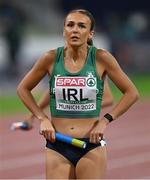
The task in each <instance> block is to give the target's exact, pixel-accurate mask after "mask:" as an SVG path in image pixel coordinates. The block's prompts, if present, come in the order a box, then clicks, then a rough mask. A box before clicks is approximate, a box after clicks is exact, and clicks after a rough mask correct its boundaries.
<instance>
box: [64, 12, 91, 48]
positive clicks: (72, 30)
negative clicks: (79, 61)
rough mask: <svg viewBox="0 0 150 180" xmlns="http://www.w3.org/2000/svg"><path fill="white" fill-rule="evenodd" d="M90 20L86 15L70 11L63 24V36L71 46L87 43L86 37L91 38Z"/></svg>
mask: <svg viewBox="0 0 150 180" xmlns="http://www.w3.org/2000/svg"><path fill="white" fill-rule="evenodd" d="M90 29H91V20H90V18H89V17H88V16H86V15H84V14H81V13H78V12H75V13H70V14H69V15H68V16H67V17H66V20H65V24H64V32H63V35H64V38H65V41H66V43H67V44H70V45H71V46H81V45H83V44H87V41H88V39H92V36H93V31H91V30H90Z"/></svg>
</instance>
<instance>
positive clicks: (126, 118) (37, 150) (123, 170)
mask: <svg viewBox="0 0 150 180" xmlns="http://www.w3.org/2000/svg"><path fill="white" fill-rule="evenodd" d="M21 117H22V116H18V117H17V118H16V117H14V118H11V119H8V118H7V119H5V120H2V121H0V179H34V178H36V179H42V178H45V172H44V171H45V170H44V161H45V159H44V158H45V157H44V144H45V142H44V138H43V137H42V136H40V135H39V133H38V124H35V128H34V129H33V130H31V131H28V132H25V131H24V132H23V131H19V130H18V131H15V132H12V131H10V124H11V123H12V122H15V121H18V120H19V118H21ZM105 137H106V139H107V149H108V169H107V173H106V178H107V179H150V102H148V101H147V102H139V103H137V104H136V105H135V106H134V107H133V108H131V110H129V111H128V113H126V114H124V115H123V116H122V117H121V118H119V119H118V120H117V121H116V122H113V123H112V124H110V125H109V126H108V128H107V130H106V134H105Z"/></svg>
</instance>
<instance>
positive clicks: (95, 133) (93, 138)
mask: <svg viewBox="0 0 150 180" xmlns="http://www.w3.org/2000/svg"><path fill="white" fill-rule="evenodd" d="M108 123H109V122H108V121H106V120H105V119H101V120H99V121H98V122H96V125H95V126H94V128H93V129H92V130H91V132H90V142H91V143H95V144H97V143H99V141H100V140H101V139H103V134H104V131H105V129H106V126H107V124H108Z"/></svg>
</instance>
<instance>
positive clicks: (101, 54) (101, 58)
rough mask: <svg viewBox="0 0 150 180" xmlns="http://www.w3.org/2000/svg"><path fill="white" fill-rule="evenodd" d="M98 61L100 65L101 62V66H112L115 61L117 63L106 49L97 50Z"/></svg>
mask: <svg viewBox="0 0 150 180" xmlns="http://www.w3.org/2000/svg"><path fill="white" fill-rule="evenodd" d="M96 61H97V62H98V63H99V62H100V63H101V64H105V65H108V64H111V63H113V62H114V61H116V59H115V58H114V56H113V55H112V54H111V53H110V52H108V51H107V50H105V49H97V52H96Z"/></svg>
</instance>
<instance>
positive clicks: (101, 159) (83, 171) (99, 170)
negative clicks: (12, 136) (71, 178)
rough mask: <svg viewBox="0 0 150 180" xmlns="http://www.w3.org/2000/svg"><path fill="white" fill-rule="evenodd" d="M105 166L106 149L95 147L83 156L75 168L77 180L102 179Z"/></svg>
mask: <svg viewBox="0 0 150 180" xmlns="http://www.w3.org/2000/svg"><path fill="white" fill-rule="evenodd" d="M106 166H107V155H106V147H101V146H99V147H97V148H95V149H93V150H91V151H89V152H88V153H87V154H86V155H85V156H83V157H82V158H81V159H80V160H79V161H78V163H77V166H76V177H77V179H78V178H79V179H80V178H81V179H100V178H104V174H105V171H106Z"/></svg>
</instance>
